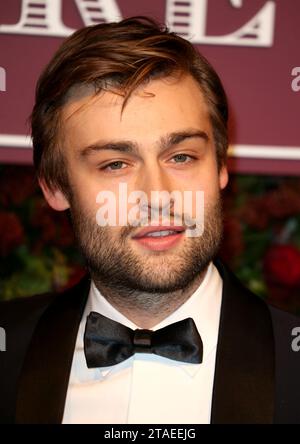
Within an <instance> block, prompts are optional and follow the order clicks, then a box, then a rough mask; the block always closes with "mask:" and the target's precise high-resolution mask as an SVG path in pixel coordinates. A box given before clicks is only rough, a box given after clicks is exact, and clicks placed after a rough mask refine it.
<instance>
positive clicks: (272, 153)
mask: <svg viewBox="0 0 300 444" xmlns="http://www.w3.org/2000/svg"><path fill="white" fill-rule="evenodd" d="M0 147H7V148H8V147H9V148H10V147H11V148H25V149H27V148H32V144H31V138H30V136H22V135H11V134H1V135H0ZM228 155H229V156H230V157H239V158H248V159H270V160H278V159H281V160H300V147H296V146H295V147H289V146H272V145H232V146H230V147H229V151H228Z"/></svg>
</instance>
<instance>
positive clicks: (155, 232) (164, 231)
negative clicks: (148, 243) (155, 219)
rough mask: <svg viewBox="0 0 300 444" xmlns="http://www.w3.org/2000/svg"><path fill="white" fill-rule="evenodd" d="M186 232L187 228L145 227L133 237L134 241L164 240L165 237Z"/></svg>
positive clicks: (172, 226)
mask: <svg viewBox="0 0 300 444" xmlns="http://www.w3.org/2000/svg"><path fill="white" fill-rule="evenodd" d="M183 231H185V228H184V227H182V226H174V225H170V226H165V225H164V226H163V225H160V226H156V227H145V228H142V229H141V230H140V231H139V232H138V233H137V234H135V235H134V236H132V238H133V239H141V238H145V237H146V238H151V239H156V238H163V237H165V236H170V235H176V234H178V233H182V232H183Z"/></svg>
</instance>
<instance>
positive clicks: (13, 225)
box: [0, 211, 24, 256]
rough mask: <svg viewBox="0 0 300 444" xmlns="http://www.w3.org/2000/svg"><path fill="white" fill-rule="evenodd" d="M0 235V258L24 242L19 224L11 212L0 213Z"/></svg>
mask: <svg viewBox="0 0 300 444" xmlns="http://www.w3.org/2000/svg"><path fill="white" fill-rule="evenodd" d="M0 233H1V234H0V256H6V255H7V254H8V253H9V252H10V251H11V250H12V249H13V248H16V247H17V246H19V245H20V244H22V242H23V240H24V231H23V227H22V225H21V222H20V221H19V219H18V217H17V216H16V215H15V214H14V213H12V212H8V211H2V212H0Z"/></svg>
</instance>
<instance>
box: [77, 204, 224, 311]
mask: <svg viewBox="0 0 300 444" xmlns="http://www.w3.org/2000/svg"><path fill="white" fill-rule="evenodd" d="M72 201H73V199H71V206H70V213H71V220H72V225H73V228H74V233H75V237H76V239H77V242H78V244H79V247H80V249H81V251H82V254H83V256H84V258H85V260H86V263H87V266H88V268H89V271H90V273H91V276H92V279H93V280H94V282H95V284H96V286H97V287H98V289H99V290H100V291H101V292H102V294H103V295H104V296H105V297H106V296H107V299H113V298H114V297H115V298H118V301H119V303H121V304H126V305H127V306H128V307H130V306H131V307H132V306H134V307H139V308H141V309H150V307H153V306H154V305H155V303H156V304H157V306H159V305H160V304H158V301H160V302H162V298H163V296H162V295H169V294H170V293H172V294H173V296H175V293H176V292H177V293H178V292H179V293H182V292H183V291H185V290H186V289H187V288H189V286H191V285H192V284H193V282H194V281H195V280H196V279H197V277H199V276H200V275H201V274H203V273H204V271H205V270H206V268H207V266H208V264H209V263H210V262H211V261H212V259H213V258H214V257H215V256H216V254H217V252H218V249H219V246H220V242H221V239H222V232H223V217H222V204H221V198H220V195H218V198H217V200H216V202H214V203H213V204H210V205H207V206H206V207H205V224H204V230H203V233H202V235H201V236H199V237H186V236H184V238H183V239H182V241H180V242H179V244H178V245H177V246H176V247H175V248H174V249H173V250H172V249H171V250H165V251H152V250H151V251H141V250H140V249H139V250H137V248H134V247H133V243H134V242H135V241H134V240H132V239H131V235H132V233H133V231H134V230H136V228H137V227H132V226H125V227H100V226H99V225H97V223H96V219H95V216H94V215H87V213H86V212H84V211H83V209H81V208H80V205H78V202H77V201H76V202H75V201H73V202H72ZM104 289H105V290H106V291H104ZM105 292H106V294H105ZM120 301H121V302H120Z"/></svg>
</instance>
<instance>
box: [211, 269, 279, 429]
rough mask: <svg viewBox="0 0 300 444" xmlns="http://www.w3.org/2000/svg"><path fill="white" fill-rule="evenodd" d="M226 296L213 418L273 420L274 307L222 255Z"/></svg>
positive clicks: (235, 421) (218, 420)
mask: <svg viewBox="0 0 300 444" xmlns="http://www.w3.org/2000/svg"><path fill="white" fill-rule="evenodd" d="M215 265H216V266H217V268H218V270H219V272H220V274H221V276H222V278H223V299H222V308H221V319H220V329H219V340H218V346H217V359H216V369H215V381H214V391H213V403H212V414H211V422H212V423H215V424H224V423H231V424H246V423H248V424H249V423H250V424H257V423H258V424H269V423H272V422H273V416H274V405H275V399H274V398H275V381H274V379H275V378H274V373H275V352H274V339H273V328H272V321H271V316H270V313H269V309H268V307H267V306H266V304H265V303H264V302H263V301H261V300H260V299H259V298H258V297H256V296H254V295H253V294H251V293H250V292H249V291H248V290H246V289H245V288H244V287H242V285H241V284H240V283H239V281H238V280H237V279H236V278H235V276H234V275H233V274H232V273H231V272H230V271H229V270H227V269H226V267H224V266H223V265H222V264H221V263H220V262H219V261H216V262H215Z"/></svg>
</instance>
